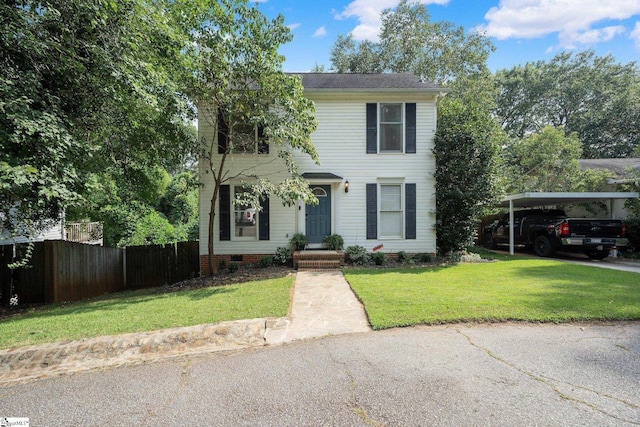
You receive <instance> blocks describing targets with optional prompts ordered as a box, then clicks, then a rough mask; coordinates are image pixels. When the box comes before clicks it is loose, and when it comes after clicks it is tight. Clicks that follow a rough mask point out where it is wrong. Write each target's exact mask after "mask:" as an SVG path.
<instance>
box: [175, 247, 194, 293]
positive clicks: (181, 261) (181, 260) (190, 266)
mask: <svg viewBox="0 0 640 427" xmlns="http://www.w3.org/2000/svg"><path fill="white" fill-rule="evenodd" d="M176 246H177V247H176V254H177V258H176V274H175V276H174V279H173V280H174V283H175V282H179V281H181V280H187V279H192V278H194V277H198V275H199V274H200V247H199V246H198V242H197V241H195V242H178V243H177V244H176Z"/></svg>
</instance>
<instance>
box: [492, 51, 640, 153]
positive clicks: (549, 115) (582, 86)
mask: <svg viewBox="0 0 640 427" xmlns="http://www.w3.org/2000/svg"><path fill="white" fill-rule="evenodd" d="M495 82H496V86H497V88H498V91H497V97H496V110H495V114H496V116H497V117H498V118H499V120H500V121H501V123H502V126H503V127H504V129H505V130H506V131H507V132H508V133H509V135H511V136H512V137H514V138H522V137H524V136H526V135H528V134H531V133H533V132H539V131H541V130H542V129H543V128H544V127H545V126H553V127H557V128H562V129H564V132H565V134H566V135H570V134H572V133H575V134H576V135H577V137H578V139H579V140H580V141H581V143H582V154H581V155H582V156H583V157H585V158H599V157H605V158H606V157H628V156H630V155H631V154H632V152H633V150H634V149H635V148H636V147H637V146H638V144H639V143H640V133H639V132H638V129H639V126H640V110H639V109H638V105H639V104H640V70H639V69H638V67H637V66H636V64H635V63H633V62H632V63H629V64H626V65H621V64H617V63H616V62H615V60H614V58H613V57H612V56H611V55H607V56H604V57H599V56H596V55H595V53H594V52H593V51H586V52H580V53H576V54H573V53H571V52H562V53H560V54H558V55H556V56H555V57H554V58H553V59H552V60H551V61H549V62H544V61H538V62H535V63H527V64H525V65H524V66H515V67H513V68H511V69H508V70H501V71H498V72H497V73H496V75H495Z"/></svg>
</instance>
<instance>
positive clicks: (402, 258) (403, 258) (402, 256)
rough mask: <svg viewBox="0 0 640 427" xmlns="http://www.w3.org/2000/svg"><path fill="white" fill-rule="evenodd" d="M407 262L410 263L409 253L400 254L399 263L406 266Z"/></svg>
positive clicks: (402, 252)
mask: <svg viewBox="0 0 640 427" xmlns="http://www.w3.org/2000/svg"><path fill="white" fill-rule="evenodd" d="M407 261H409V256H408V255H407V253H406V252H405V251H400V252H398V262H400V263H403V264H404V263H405V262H407Z"/></svg>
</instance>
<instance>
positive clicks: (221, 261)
mask: <svg viewBox="0 0 640 427" xmlns="http://www.w3.org/2000/svg"><path fill="white" fill-rule="evenodd" d="M226 268H227V263H226V262H224V260H223V259H222V260H220V262H219V263H218V271H222V270H224V269H226Z"/></svg>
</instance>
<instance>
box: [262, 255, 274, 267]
mask: <svg viewBox="0 0 640 427" xmlns="http://www.w3.org/2000/svg"><path fill="white" fill-rule="evenodd" d="M272 265H273V257H272V256H270V255H267V256H263V257H262V258H260V267H262V268H266V267H271V266H272Z"/></svg>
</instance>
